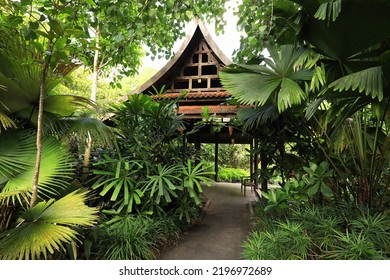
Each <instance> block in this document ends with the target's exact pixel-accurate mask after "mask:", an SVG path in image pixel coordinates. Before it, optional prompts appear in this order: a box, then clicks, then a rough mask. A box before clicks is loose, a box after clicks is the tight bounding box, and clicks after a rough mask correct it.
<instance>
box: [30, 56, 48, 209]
mask: <svg viewBox="0 0 390 280" xmlns="http://www.w3.org/2000/svg"><path fill="white" fill-rule="evenodd" d="M49 62H50V58H48V59H47V60H46V62H45V64H44V65H43V69H42V76H41V82H40V85H39V104H38V121H37V139H36V145H37V156H36V160H35V169H34V178H33V186H32V193H31V200H30V208H32V207H34V206H35V204H36V203H37V199H38V182H39V171H40V167H41V159H42V124H43V121H42V120H43V97H44V95H45V83H46V76H47V71H48V69H49Z"/></svg>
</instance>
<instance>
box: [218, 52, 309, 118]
mask: <svg viewBox="0 0 390 280" xmlns="http://www.w3.org/2000/svg"><path fill="white" fill-rule="evenodd" d="M269 52H270V55H271V57H270V58H269V59H268V58H266V59H264V62H265V65H238V66H231V67H228V68H226V69H225V70H224V71H222V72H221V73H220V77H221V82H222V84H223V86H224V88H225V89H226V90H227V91H229V92H230V93H231V94H232V95H233V96H234V97H235V98H236V99H237V100H238V102H240V103H242V104H245V105H253V106H258V107H261V106H264V105H269V104H276V105H277V107H278V110H279V113H281V112H284V111H285V110H287V109H288V108H291V107H293V106H294V105H298V104H301V103H302V101H304V100H305V99H306V98H307V94H306V93H305V92H304V90H303V89H302V88H301V86H302V85H303V83H302V85H301V84H300V82H303V81H310V80H311V78H312V76H313V71H312V70H310V69H305V68H304V69H298V68H297V67H296V65H295V64H296V63H297V62H298V59H299V57H300V55H301V54H302V53H303V50H302V49H299V48H296V47H294V46H293V45H283V46H281V47H280V51H278V50H277V49H276V48H275V47H269Z"/></svg>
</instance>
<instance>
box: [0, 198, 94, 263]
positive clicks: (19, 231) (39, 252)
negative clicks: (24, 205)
mask: <svg viewBox="0 0 390 280" xmlns="http://www.w3.org/2000/svg"><path fill="white" fill-rule="evenodd" d="M86 199H87V193H86V192H72V193H70V194H68V195H67V196H65V197H63V198H61V199H59V200H58V201H54V200H53V199H51V200H49V201H43V202H40V203H38V204H37V205H36V206H35V207H33V208H31V209H27V210H25V211H24V212H23V214H22V216H21V218H20V220H19V225H18V226H17V227H15V228H13V229H11V230H8V231H6V232H3V233H2V234H1V235H0V259H39V258H41V257H42V256H43V257H44V258H47V256H48V254H53V253H54V252H55V251H59V250H65V249H64V244H66V243H69V242H73V241H77V235H78V233H77V231H76V230H75V229H73V228H72V227H74V226H83V227H84V226H92V225H93V224H94V223H95V221H96V220H97V215H96V214H97V209H95V208H91V207H88V206H86V205H85V201H86Z"/></svg>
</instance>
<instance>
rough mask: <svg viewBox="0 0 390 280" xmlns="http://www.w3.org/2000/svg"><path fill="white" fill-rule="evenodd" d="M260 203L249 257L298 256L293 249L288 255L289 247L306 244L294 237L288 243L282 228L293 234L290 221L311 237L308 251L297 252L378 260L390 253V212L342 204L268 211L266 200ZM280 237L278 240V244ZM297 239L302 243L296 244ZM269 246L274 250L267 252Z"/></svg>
mask: <svg viewBox="0 0 390 280" xmlns="http://www.w3.org/2000/svg"><path fill="white" fill-rule="evenodd" d="M259 207H261V208H260V209H257V210H256V217H255V218H254V219H253V221H254V225H253V228H254V230H255V233H254V234H252V235H251V236H250V237H249V238H248V240H247V241H246V242H245V243H244V248H245V251H244V254H243V256H244V257H245V258H249V259H256V258H257V259H289V258H294V256H295V255H294V254H293V253H291V252H290V254H291V255H288V252H289V250H294V249H293V248H294V246H296V248H302V246H301V245H299V242H303V241H299V239H294V240H293V239H291V240H290V243H287V242H286V243H284V241H283V234H285V233H281V232H280V230H281V225H285V227H286V228H288V229H289V230H287V231H289V232H290V237H291V236H293V235H291V232H294V230H291V229H292V228H293V227H291V226H288V225H289V224H290V225H291V224H295V225H296V224H298V225H299V226H300V229H301V231H302V234H303V235H305V236H307V237H308V238H309V240H310V245H309V246H307V248H308V251H306V254H305V255H303V254H298V255H297V256H300V257H303V256H304V257H305V258H308V259H342V260H345V259H351V260H371V259H374V260H376V259H388V258H389V257H390V250H389V243H390V242H389V237H390V228H389V227H390V218H389V215H388V213H387V212H384V213H370V212H369V211H368V210H366V209H354V208H348V207H345V206H343V205H339V207H338V208H336V207H331V206H319V205H311V206H308V205H303V206H300V207H294V208H286V209H281V208H279V207H274V208H271V209H269V210H268V211H265V210H264V209H265V205H264V203H262V204H260V205H259ZM284 231H286V229H285V228H284ZM272 238H273V239H272ZM291 238H292V237H291ZM294 238H295V237H294ZM276 241H277V242H278V244H274V242H276ZM295 242H298V244H295V245H294V243H295ZM302 244H303V243H302ZM279 246H281V247H279ZM267 250H269V251H270V250H272V251H273V252H272V253H267ZM295 250H297V249H295ZM283 252H285V253H286V254H283ZM300 252H301V253H302V251H300Z"/></svg>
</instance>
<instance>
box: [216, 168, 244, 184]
mask: <svg viewBox="0 0 390 280" xmlns="http://www.w3.org/2000/svg"><path fill="white" fill-rule="evenodd" d="M249 175H250V174H249V171H246V170H244V169H240V168H228V167H223V168H221V169H220V170H219V172H218V179H219V180H220V181H224V182H239V181H240V180H241V178H242V177H247V176H249Z"/></svg>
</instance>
